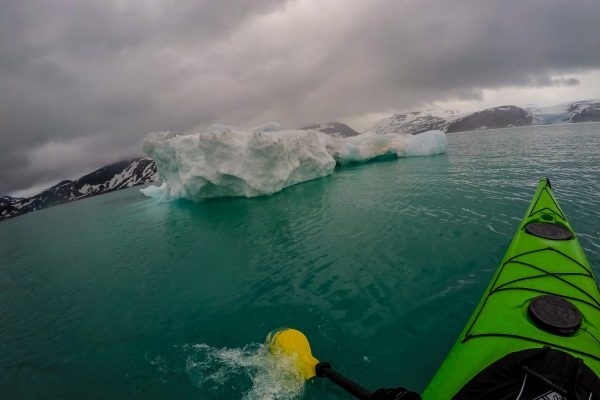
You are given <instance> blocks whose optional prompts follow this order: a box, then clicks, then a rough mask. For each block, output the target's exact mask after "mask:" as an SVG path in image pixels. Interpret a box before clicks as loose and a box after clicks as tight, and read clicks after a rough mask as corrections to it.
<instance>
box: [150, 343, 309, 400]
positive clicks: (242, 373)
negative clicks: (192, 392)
mask: <svg viewBox="0 0 600 400" xmlns="http://www.w3.org/2000/svg"><path fill="white" fill-rule="evenodd" d="M177 353H178V356H177V358H178V360H179V364H180V366H179V367H175V368H173V366H169V367H167V366H166V364H170V363H169V362H168V361H167V360H166V359H165V358H164V357H162V356H159V357H155V358H154V359H152V360H150V363H151V364H152V365H154V366H155V367H156V368H157V369H158V371H159V372H164V371H165V370H166V369H168V370H170V371H177V372H181V373H184V374H185V375H187V376H188V378H189V379H190V380H191V381H192V383H193V384H194V385H195V386H197V387H198V388H202V389H204V390H208V391H209V392H211V393H212V394H213V395H214V396H215V398H221V397H220V395H224V396H225V393H228V395H226V396H225V397H223V398H228V397H231V392H232V389H233V391H235V392H238V393H239V394H240V395H239V398H241V399H242V400H297V399H300V398H302V395H303V393H304V382H305V381H304V378H303V377H302V376H301V375H300V374H299V373H298V371H297V369H296V367H295V364H294V363H293V360H291V359H289V358H287V357H285V356H277V357H275V356H274V355H272V354H271V353H270V352H269V350H268V348H267V347H266V346H265V345H262V344H256V343H254V344H249V345H246V346H244V347H242V348H215V347H211V346H209V345H207V344H204V343H201V344H186V345H183V346H178V351H177ZM182 358H183V365H181V363H182V361H181V360H182Z"/></svg>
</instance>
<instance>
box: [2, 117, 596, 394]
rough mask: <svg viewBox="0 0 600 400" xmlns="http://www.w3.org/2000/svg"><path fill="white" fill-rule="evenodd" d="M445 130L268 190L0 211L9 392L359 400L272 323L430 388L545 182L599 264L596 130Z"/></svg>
mask: <svg viewBox="0 0 600 400" xmlns="http://www.w3.org/2000/svg"><path fill="white" fill-rule="evenodd" d="M448 142H449V148H448V154H447V155H441V156H435V157H426V158H410V159H399V160H392V161H382V162H376V163H369V164H363V165H354V166H350V167H344V168H340V169H338V170H336V172H335V173H334V175H332V176H329V177H326V178H323V179H320V180H315V181H312V182H307V183H304V184H301V185H297V186H293V187H290V188H288V189H286V190H284V191H283V192H281V193H279V194H276V195H274V196H270V197H264V198H257V199H252V200H247V199H222V200H213V201H207V202H204V203H190V202H185V201H180V202H172V203H157V202H156V201H155V200H152V199H149V198H146V197H144V196H143V195H142V194H141V193H140V192H139V190H138V189H128V190H123V191H120V192H115V193H112V194H108V195H104V196H99V197H94V198H91V199H87V200H83V201H78V202H74V203H70V204H67V205H63V206H59V207H54V208H51V209H47V210H44V211H41V212H37V213H34V214H30V215H25V216H23V217H19V218H16V219H13V220H8V221H6V222H2V223H0V257H1V258H0V304H1V306H0V398H61V399H69V398H72V399H75V398H144V399H152V398H156V399H163V398H186V399H192V398H193V399H241V398H245V399H317V398H319V399H348V398H349V397H348V396H345V395H344V394H343V393H342V392H341V391H340V390H338V389H337V388H335V387H333V385H331V384H329V383H328V382H323V381H318V380H315V381H312V382H309V383H308V384H307V385H305V387H304V388H302V386H301V385H300V386H298V384H297V383H295V382H294V381H293V379H291V380H290V379H289V377H286V376H285V374H282V373H279V372H278V369H277V368H275V367H274V366H273V364H272V360H271V358H270V357H269V356H268V355H267V354H264V349H262V348H261V346H260V343H262V342H263V341H264V338H265V336H266V335H267V333H268V332H269V331H270V330H272V329H274V328H277V327H281V326H292V327H296V328H298V329H300V330H302V331H303V332H304V333H306V335H307V336H308V338H309V340H310V342H311V345H312V347H313V353H314V354H315V355H316V356H317V357H318V358H320V359H321V360H327V361H330V362H331V363H332V365H333V366H334V367H337V369H338V370H340V371H341V372H343V373H345V374H346V375H348V376H350V377H353V378H355V379H356V380H357V381H359V382H360V383H361V384H363V385H364V386H366V387H368V388H376V387H381V386H388V387H389V386H397V385H403V386H407V387H410V388H413V389H415V390H419V391H420V390H422V389H423V388H424V387H425V385H426V384H427V382H428V380H429V379H430V378H431V376H432V375H433V373H434V372H435V370H436V368H437V366H438V365H439V364H440V362H441V361H442V360H443V358H444V356H445V355H446V353H447V351H448V350H449V349H450V347H451V345H452V343H453V341H454V340H455V338H456V337H457V335H458V334H459V332H460V330H461V329H462V327H463V325H464V324H465V322H466V320H467V319H468V317H469V315H470V313H471V312H472V310H473V308H474V306H475V305H476V303H477V302H478V300H479V298H480V296H481V294H482V292H483V290H484V289H485V287H486V286H487V284H488V281H489V279H490V277H491V275H492V273H493V271H494V270H495V268H496V266H497V264H498V262H499V261H500V259H501V258H502V256H503V253H504V251H505V249H506V247H507V245H508V242H509V240H510V238H511V237H512V235H513V233H514V231H515V229H516V227H517V225H518V223H519V221H520V218H521V217H522V215H523V214H524V212H525V210H526V207H527V205H528V203H529V201H530V199H531V197H532V196H533V192H534V189H535V185H536V184H537V181H538V179H539V178H540V177H542V176H549V177H550V179H551V180H552V183H553V187H554V191H555V195H556V197H557V198H558V201H559V202H560V203H561V205H562V207H563V209H564V211H565V212H566V214H567V216H568V218H569V220H570V221H571V224H572V225H573V227H574V229H575V231H576V232H577V234H578V236H579V239H580V241H581V244H582V246H583V247H584V249H585V250H586V253H587V255H588V258H589V259H590V262H591V264H592V265H593V267H594V269H595V270H596V273H599V272H600V271H598V266H599V265H600V233H599V232H600V195H599V194H598V193H600V159H599V157H598V156H599V150H598V149H600V124H579V125H563V126H547V127H528V128H518V129H503V130H490V131H482V132H469V133H458V134H451V135H448Z"/></svg>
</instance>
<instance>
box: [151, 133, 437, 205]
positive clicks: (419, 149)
mask: <svg viewBox="0 0 600 400" xmlns="http://www.w3.org/2000/svg"><path fill="white" fill-rule="evenodd" d="M280 129H281V128H280V126H279V125H278V124H276V123H268V124H264V125H261V126H259V127H255V128H251V129H243V128H236V127H232V126H226V125H213V126H211V127H210V128H208V129H207V130H206V131H204V132H200V133H194V134H174V133H171V132H153V133H150V134H148V135H147V136H146V138H145V139H144V142H143V150H144V152H146V154H148V156H149V157H151V158H152V159H154V161H155V162H156V166H157V168H158V173H159V175H160V177H161V179H162V182H163V183H162V185H161V186H149V187H147V188H145V189H141V191H142V193H144V194H145V195H147V196H150V197H154V198H158V199H160V200H164V201H168V200H172V199H179V198H183V199H187V200H192V201H200V200H203V199H208V198H215V197H235V196H244V197H256V196H264V195H270V194H273V193H276V192H279V191H281V190H282V189H283V188H285V187H288V186H291V185H295V184H297V183H301V182H305V181H309V180H312V179H317V178H321V177H324V176H326V175H330V174H332V173H333V171H334V169H335V166H336V165H337V164H347V163H352V162H365V161H369V160H372V159H374V158H376V157H380V156H384V155H395V156H397V157H411V156H430V155H435V154H442V153H445V152H446V149H447V141H446V135H445V134H444V133H443V132H441V131H428V132H424V133H421V134H419V135H414V136H413V135H400V134H384V135H381V134H379V135H377V134H372V133H365V134H362V135H359V136H354V137H348V138H338V137H332V136H329V135H327V134H325V133H322V132H318V131H315V130H280Z"/></svg>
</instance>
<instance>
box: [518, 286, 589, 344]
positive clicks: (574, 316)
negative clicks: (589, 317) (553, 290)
mask: <svg viewBox="0 0 600 400" xmlns="http://www.w3.org/2000/svg"><path fill="white" fill-rule="evenodd" d="M529 316H530V317H531V319H532V320H533V322H534V323H535V324H536V325H537V326H538V327H539V328H541V329H543V330H545V331H548V332H550V333H554V334H556V335H563V336H569V335H572V334H574V333H575V332H576V331H577V329H579V327H580V326H581V312H580V311H579V310H578V309H577V307H575V306H574V305H573V304H572V303H571V302H570V301H568V300H565V299H563V298H562V297H558V296H554V295H544V296H539V297H536V298H535V299H533V300H532V301H531V303H529Z"/></svg>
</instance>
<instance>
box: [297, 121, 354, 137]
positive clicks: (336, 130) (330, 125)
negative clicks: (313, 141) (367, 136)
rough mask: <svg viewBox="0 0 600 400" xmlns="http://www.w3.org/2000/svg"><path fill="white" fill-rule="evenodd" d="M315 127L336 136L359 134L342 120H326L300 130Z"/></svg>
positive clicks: (314, 128)
mask: <svg viewBox="0 0 600 400" xmlns="http://www.w3.org/2000/svg"><path fill="white" fill-rule="evenodd" d="M308 129H313V130H315V131H319V132H323V133H326V134H328V135H331V136H334V137H350V136H356V135H359V133H358V132H356V131H355V130H354V129H352V128H350V127H349V126H348V125H346V124H343V123H341V122H326V123H324V124H314V125H309V126H305V127H304V128H300V130H308Z"/></svg>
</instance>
